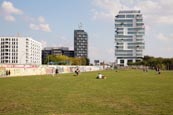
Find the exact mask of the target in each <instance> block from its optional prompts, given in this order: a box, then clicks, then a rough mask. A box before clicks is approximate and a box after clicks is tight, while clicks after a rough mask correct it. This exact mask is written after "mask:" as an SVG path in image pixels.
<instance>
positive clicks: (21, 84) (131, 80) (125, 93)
mask: <svg viewBox="0 0 173 115" xmlns="http://www.w3.org/2000/svg"><path fill="white" fill-rule="evenodd" d="M101 73H102V74H104V75H105V76H107V79H96V76H97V74H98V72H87V73H81V74H80V76H79V77H77V76H74V74H73V73H70V74H59V75H58V76H56V77H52V76H28V77H11V78H1V79H0V115H9V114H10V115H27V114H29V115H33V114H34V115H45V114H46V115H61V114H63V115H80V114H84V115H95V114H99V115H113V114H117V115H173V71H172V72H169V71H165V72H162V73H161V74H160V75H158V74H156V72H155V71H149V72H143V71H141V70H119V71H118V72H116V71H111V70H107V71H101Z"/></svg>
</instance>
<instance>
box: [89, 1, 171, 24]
mask: <svg viewBox="0 0 173 115" xmlns="http://www.w3.org/2000/svg"><path fill="white" fill-rule="evenodd" d="M92 4H93V6H94V8H93V9H92V10H91V11H92V13H93V19H95V20H99V19H108V20H113V19H114V16H115V15H117V14H118V11H119V10H128V9H132V10H133V9H136V10H141V12H142V14H143V16H144V20H146V22H149V23H157V24H158V23H159V24H160V23H161V24H173V21H172V19H173V16H172V15H173V7H172V5H173V1H172V0H167V1H165V0H157V1H156V0H143V1H142V0H126V1H120V0H94V1H93V2H92ZM131 5H132V6H131Z"/></svg>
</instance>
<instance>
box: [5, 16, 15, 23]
mask: <svg viewBox="0 0 173 115" xmlns="http://www.w3.org/2000/svg"><path fill="white" fill-rule="evenodd" d="M5 20H6V21H11V22H14V21H15V18H14V16H11V15H7V16H5Z"/></svg>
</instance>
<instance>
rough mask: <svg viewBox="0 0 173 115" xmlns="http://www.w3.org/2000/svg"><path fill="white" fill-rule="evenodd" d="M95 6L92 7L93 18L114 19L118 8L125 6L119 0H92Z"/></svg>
mask: <svg viewBox="0 0 173 115" xmlns="http://www.w3.org/2000/svg"><path fill="white" fill-rule="evenodd" d="M92 4H93V6H94V7H95V8H93V9H92V13H93V19H95V20H97V19H108V20H110V19H111V20H112V19H114V17H115V15H116V14H117V13H118V11H119V9H121V8H126V9H127V7H126V6H125V5H123V4H121V3H120V1H119V0H94V1H93V2H92Z"/></svg>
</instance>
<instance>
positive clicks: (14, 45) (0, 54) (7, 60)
mask: <svg viewBox="0 0 173 115" xmlns="http://www.w3.org/2000/svg"><path fill="white" fill-rule="evenodd" d="M0 48H1V49H0V64H41V50H42V47H41V43H40V42H38V41H35V40H33V39H32V38H30V37H0Z"/></svg>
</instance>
